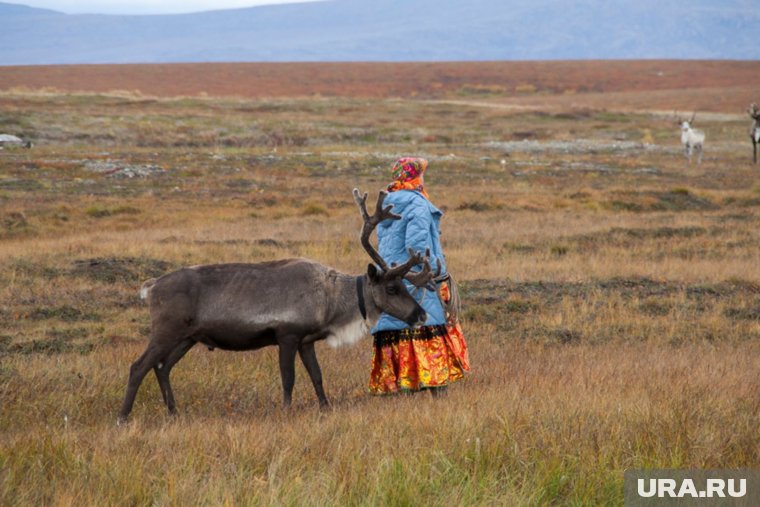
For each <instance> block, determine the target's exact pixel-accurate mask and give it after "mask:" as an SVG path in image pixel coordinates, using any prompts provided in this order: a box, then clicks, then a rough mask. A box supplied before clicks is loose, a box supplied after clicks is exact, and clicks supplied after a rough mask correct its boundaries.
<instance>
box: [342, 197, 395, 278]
mask: <svg viewBox="0 0 760 507" xmlns="http://www.w3.org/2000/svg"><path fill="white" fill-rule="evenodd" d="M353 194H354V201H356V204H357V206H359V211H360V212H361V215H362V220H364V226H363V227H362V239H361V241H362V246H363V247H364V249H365V250H366V251H367V253H368V254H369V256H370V257H371V258H372V260H373V261H375V263H376V264H377V265H378V266H380V268H381V269H382V270H383V271H385V272H388V271H389V268H388V264H386V263H385V260H384V259H383V258H382V257H381V256H380V254H379V253H377V250H375V247H373V246H372V244H371V243H370V242H369V238H370V236H371V235H372V231H374V230H375V227H377V224H379V223H380V222H382V221H383V220H399V219H401V215H397V214H395V213H391V209H393V205H392V204H391V205H389V206H386V207H385V208H384V207H383V201H385V197H386V196H387V195H388V192H385V191H381V192H380V193H379V194H378V196H377V205H376V207H375V214H374V215H372V216H370V214H369V213H368V212H367V193H366V192H365V193H364V195H362V194H361V192H359V189H358V188H355V189H354V192H353Z"/></svg>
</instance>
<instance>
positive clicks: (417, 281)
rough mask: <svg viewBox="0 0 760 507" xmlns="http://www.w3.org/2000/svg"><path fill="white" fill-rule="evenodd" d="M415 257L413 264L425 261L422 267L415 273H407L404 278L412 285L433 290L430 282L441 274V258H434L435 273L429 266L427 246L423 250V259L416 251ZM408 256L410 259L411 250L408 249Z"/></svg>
mask: <svg viewBox="0 0 760 507" xmlns="http://www.w3.org/2000/svg"><path fill="white" fill-rule="evenodd" d="M416 256H417V258H418V259H419V260H418V261H417V262H415V263H414V264H419V263H420V262H421V261H422V260H424V261H425V263H424V264H423V266H422V269H421V270H420V271H417V272H416V273H409V274H407V275H406V276H404V278H406V279H407V280H408V281H409V282H410V283H411V284H412V285H414V286H415V287H418V288H423V287H425V288H429V289H431V290H434V288H433V287H430V285H431V282H433V281H434V280H435V279H436V278H438V277H439V276H440V275H441V260H440V259H436V264H437V266H436V270H435V273H434V272H433V268H431V267H430V249H429V248H428V249H427V250H426V251H425V257H424V259H423V258H422V256H421V255H420V254H419V253H418V254H416ZM409 257H410V259H411V257H412V250H411V248H410V249H409Z"/></svg>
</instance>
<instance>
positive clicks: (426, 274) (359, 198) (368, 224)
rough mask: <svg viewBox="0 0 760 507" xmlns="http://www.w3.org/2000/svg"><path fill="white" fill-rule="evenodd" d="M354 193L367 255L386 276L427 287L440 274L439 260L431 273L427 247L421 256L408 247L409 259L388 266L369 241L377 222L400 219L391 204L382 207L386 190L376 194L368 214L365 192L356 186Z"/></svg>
mask: <svg viewBox="0 0 760 507" xmlns="http://www.w3.org/2000/svg"><path fill="white" fill-rule="evenodd" d="M353 194H354V201H356V205H357V206H359V212H360V213H361V215H362V220H364V225H363V226H362V235H361V242H362V246H363V247H364V249H365V250H366V251H367V253H368V254H369V256H370V257H371V258H372V260H373V261H375V263H376V264H377V265H378V266H380V269H382V270H383V272H384V273H385V276H386V277H388V278H393V277H399V278H401V277H404V278H406V279H407V280H409V282H411V283H412V285H414V286H415V287H427V286H428V285H430V283H431V282H432V281H433V280H434V279H435V277H436V276H438V275H440V273H441V261H440V260H439V261H438V267H437V270H436V272H435V273H433V269H432V268H431V267H430V250H429V249H428V250H427V251H426V252H425V256H423V255H422V254H421V253H419V252H415V251H414V250H412V249H411V248H410V249H409V259H407V261H406V262H405V263H403V264H400V265H398V266H396V265H392V266H391V267H388V264H387V263H386V262H385V259H383V258H382V256H381V255H380V254H379V253H378V251H377V250H376V249H375V247H373V246H372V244H371V243H370V241H369V238H370V236H371V235H372V231H374V230H375V228H376V227H377V224H379V223H380V222H382V221H383V220H399V219H401V215H397V214H395V213H392V212H391V209H393V205H392V204H391V205H389V206H385V207H383V202H384V201H385V198H386V196H387V195H388V192H385V191H381V192H380V193H379V194H378V196H377V204H376V205H375V214H374V215H370V214H369V213H368V212H367V193H366V192H365V193H364V194H362V193H361V192H359V189H358V188H355V189H354V191H353ZM420 263H423V266H422V269H421V270H420V271H418V272H416V273H412V274H409V270H411V269H412V267H414V266H416V265H417V264H420Z"/></svg>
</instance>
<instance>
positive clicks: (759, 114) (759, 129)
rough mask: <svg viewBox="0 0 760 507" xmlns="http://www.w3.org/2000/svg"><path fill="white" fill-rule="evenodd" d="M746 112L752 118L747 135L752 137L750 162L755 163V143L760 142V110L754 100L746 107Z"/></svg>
mask: <svg viewBox="0 0 760 507" xmlns="http://www.w3.org/2000/svg"><path fill="white" fill-rule="evenodd" d="M747 113H748V114H749V115H750V117H751V118H752V119H753V120H754V121H753V122H752V126H751V127H750V128H749V137H750V138H751V139H752V163H753V164H757V145H758V144H760V110H758V109H757V104H755V103H754V102H753V103H752V104H751V105H750V106H749V109H747Z"/></svg>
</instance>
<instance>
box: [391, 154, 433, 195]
mask: <svg viewBox="0 0 760 507" xmlns="http://www.w3.org/2000/svg"><path fill="white" fill-rule="evenodd" d="M427 166H428V161H427V160H425V159H424V158H415V157H404V158H400V159H398V160H397V161H396V163H395V164H393V169H392V170H391V171H392V177H393V181H392V182H391V184H390V185H388V192H396V191H397V190H416V191H418V192H420V193H421V194H422V195H424V196H425V198H427V199H430V197H429V196H428V194H427V192H425V188H424V185H423V183H422V175H423V174H424V173H425V169H427Z"/></svg>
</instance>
